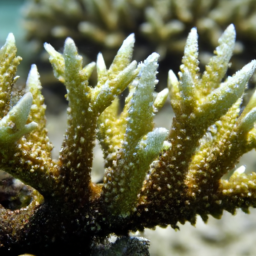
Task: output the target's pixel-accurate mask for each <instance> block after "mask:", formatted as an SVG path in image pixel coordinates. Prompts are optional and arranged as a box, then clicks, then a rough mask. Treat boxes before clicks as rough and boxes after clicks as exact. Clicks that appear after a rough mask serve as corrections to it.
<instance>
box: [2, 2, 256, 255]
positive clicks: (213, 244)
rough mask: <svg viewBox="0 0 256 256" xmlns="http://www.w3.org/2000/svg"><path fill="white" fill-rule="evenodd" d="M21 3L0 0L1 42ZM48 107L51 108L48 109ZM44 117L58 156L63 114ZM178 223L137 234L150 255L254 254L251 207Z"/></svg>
mask: <svg viewBox="0 0 256 256" xmlns="http://www.w3.org/2000/svg"><path fill="white" fill-rule="evenodd" d="M22 2H23V0H0V45H2V44H3V42H4V38H6V36H7V34H8V32H14V34H15V36H16V38H18V39H19V38H21V37H22V35H21V34H22V31H21V29H20V27H19V24H18V23H19V16H18V15H19V11H18V9H19V5H20V4H21V3H22ZM8 12H9V14H8ZM20 54H21V53H20ZM25 79H26V78H25ZM52 101H55V99H54V98H52V99H48V102H52ZM58 107H60V106H58ZM50 108H51V107H50ZM48 110H51V109H49V108H48ZM168 116H169V117H168ZM171 116H172V112H171V109H170V108H169V107H164V109H163V111H161V112H160V113H159V114H158V115H157V117H156V123H157V126H165V127H170V122H171ZM47 119H48V120H47V127H48V130H49V136H50V139H51V141H52V142H53V144H54V145H55V148H54V151H53V156H54V157H57V154H58V150H59V148H60V145H61V141H62V138H63V134H64V132H65V127H66V125H65V123H66V114H65V112H63V111H60V112H59V114H58V115H54V114H51V111H48V115H47ZM166 120H168V121H167V122H166ZM99 159H102V153H101V151H100V149H99V147H98V146H96V147H95V157H94V172H93V179H94V180H95V181H97V180H99V179H100V178H101V177H102V171H103V161H99ZM255 159H256V154H255V152H252V153H250V154H247V155H246V156H245V157H243V160H242V163H243V164H246V165H247V166H249V165H250V166H252V167H253V169H255V165H256V160H255ZM242 163H241V164H242ZM170 218H171V216H170ZM179 226H180V231H175V230H173V229H171V228H170V227H168V228H166V229H162V228H158V227H157V228H156V229H155V230H145V232H144V233H140V234H136V235H142V236H144V237H146V238H148V239H150V241H151V246H150V253H151V256H183V255H184V256H194V255H196V256H201V255H202V256H203V255H208V256H219V255H227V256H231V255H232V256H251V255H256V243H255V238H256V209H251V214H249V215H248V214H245V213H243V212H242V211H240V210H238V211H237V214H236V215H235V216H232V215H231V214H229V213H227V212H225V213H224V214H223V217H222V219H221V220H216V219H214V218H212V217H210V218H209V221H208V223H207V224H205V223H203V221H202V220H201V218H198V220H197V224H196V226H195V227H193V226H191V225H190V224H189V223H186V224H185V225H179Z"/></svg>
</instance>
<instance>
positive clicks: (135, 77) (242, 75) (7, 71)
mask: <svg viewBox="0 0 256 256" xmlns="http://www.w3.org/2000/svg"><path fill="white" fill-rule="evenodd" d="M134 43H135V38H134V35H133V34H131V35H130V36H128V37H127V38H126V39H125V40H124V42H123V44H122V46H121V48H120V49H119V51H118V52H117V54H116V56H115V58H114V60H113V62H112V64H111V66H110V67H109V68H107V67H106V64H105V61H104V58H103V55H102V54H101V53H99V54H98V57H97V61H96V63H94V62H93V63H90V64H88V65H86V66H85V67H83V65H82V62H83V60H82V57H81V56H80V55H79V54H78V52H77V48H76V45H75V43H74V41H73V40H72V39H71V38H67V39H66V41H65V45H64V50H63V54H62V53H59V52H57V51H56V50H55V49H54V48H53V47H52V46H51V45H50V44H48V43H45V45H44V46H45V49H46V51H47V52H48V53H49V59H50V62H51V64H52V67H53V71H54V75H55V77H56V78H57V79H58V80H59V81H60V82H61V83H63V84H64V85H65V87H66V89H67V94H66V98H67V100H68V102H69V106H68V109H67V113H68V120H67V121H68V127H67V130H66V133H65V135H64V139H63V143H62V147H61V150H60V152H59V158H58V159H57V160H55V159H52V158H51V150H52V148H53V146H52V144H51V142H50V141H49V139H48V137H47V130H46V128H45V124H46V120H45V109H46V106H45V105H44V103H43V102H44V98H43V96H42V94H41V84H40V79H39V73H38V71H37V68H36V66H35V65H33V66H32V68H31V71H30V73H29V76H28V79H27V84H26V89H25V90H26V92H25V94H24V95H23V96H22V97H20V99H19V100H18V102H17V103H16V104H15V103H13V99H14V98H15V96H16V92H15V90H14V89H13V85H14V83H15V81H16V80H17V77H16V76H15V73H16V69H17V66H18V64H19V62H20V60H21V58H20V57H16V46H15V40H14V36H13V35H12V34H10V35H9V36H8V38H7V40H6V44H5V45H4V46H3V47H2V48H1V50H0V118H1V120H0V145H1V147H0V168H1V169H2V170H4V171H5V172H7V173H9V174H11V175H12V176H14V177H15V178H18V179H20V180H21V181H22V182H24V184H26V185H28V186H30V187H31V190H32V192H31V197H32V199H31V202H30V203H29V204H27V205H26V206H23V207H22V208H20V209H16V210H10V209H6V208H4V206H1V205H0V248H1V249H0V251H1V250H5V249H10V250H11V251H14V250H16V249H17V250H22V248H26V249H28V248H30V250H32V251H33V250H36V249H38V248H40V250H42V248H45V247H49V246H52V245H54V244H61V246H62V248H66V247H67V246H72V248H74V247H79V248H80V249H81V248H83V249H84V250H87V249H88V247H86V246H85V241H87V243H88V244H89V245H90V243H91V241H92V240H93V239H96V238H97V239H98V238H104V237H107V236H108V235H109V234H112V233H115V234H117V235H128V232H129V231H136V230H143V229H144V228H153V227H155V226H156V225H160V226H164V227H165V226H167V225H171V226H172V227H173V228H175V229H176V228H178V223H181V224H183V223H184V222H185V221H189V222H191V223H192V224H195V222H196V216H197V215H200V216H201V217H202V219H203V220H204V221H207V218H208V215H212V216H214V217H216V218H220V217H221V215H222V212H223V210H227V211H229V212H231V213H234V212H235V209H236V208H241V209H242V210H243V211H245V212H248V208H249V207H250V206H252V207H256V200H255V198H256V174H255V173H250V174H245V173H244V168H239V169H237V170H235V171H234V169H235V166H236V163H237V162H238V159H239V157H240V156H241V155H243V154H244V153H246V152H248V151H250V150H252V149H254V148H255V147H256V128H255V126H254V123H255V121H256V94H254V95H253V96H252V98H251V100H250V101H249V103H248V104H247V106H246V107H245V108H244V110H243V111H242V112H241V109H240V105H241V102H242V97H243V93H244V90H245V88H246V86H247V83H248V81H249V79H250V78H251V76H252V75H253V73H254V71H255V68H256V61H252V62H250V63H249V64H247V65H246V66H244V67H243V68H242V69H241V70H240V71H238V72H237V73H236V74H234V75H233V76H232V77H227V78H226V77H225V76H226V72H227V69H228V67H229V66H230V63H229V61H230V58H231V56H232V51H233V48H234V45H235V28H234V26H233V25H230V26H229V27H228V28H227V29H226V30H225V32H224V33H223V35H222V36H221V37H220V39H219V46H218V47H217V48H216V51H215V55H214V56H213V57H212V58H211V59H210V61H209V63H208V65H207V66H206V68H205V71H204V72H203V73H202V74H201V73H200V70H199V66H198V65H199V61H198V36H197V31H196V28H193V29H192V30H191V32H190V33H189V36H188V39H187V42H186V46H185V50H184V57H183V59H182V65H181V67H180V70H181V71H180V73H179V78H178V77H177V76H176V75H175V74H174V72H173V71H171V70H170V71H169V76H168V88H167V89H164V90H163V91H161V92H160V93H158V94H157V96H155V94H154V87H155V85H156V83H157V82H158V81H157V79H156V74H157V68H158V62H157V61H158V58H159V55H158V54H157V53H152V54H151V55H150V56H149V57H148V58H147V59H146V60H145V61H144V62H142V63H139V64H137V62H136V61H132V53H133V47H134ZM95 67H96V70H97V77H98V82H97V84H96V85H95V86H91V85H89V82H88V80H89V78H90V76H91V74H92V72H93V70H94V68H95ZM126 88H128V89H129V94H128V96H127V97H126V100H125V106H124V108H123V111H122V112H121V113H119V105H120V103H119V98H118V95H120V94H121V93H122V92H123V91H124V90H125V89H126ZM168 96H169V98H170V103H171V106H172V108H173V111H174V113H175V117H174V119H173V123H172V127H171V129H170V131H168V130H166V129H165V128H155V127H154V122H153V117H154V115H155V113H156V112H157V111H158V110H160V108H161V107H162V106H163V105H164V104H165V101H166V100H167V98H168ZM96 138H97V139H98V140H99V141H100V144H101V146H102V150H103V154H104V159H105V174H104V179H103V183H98V184H96V183H93V182H92V181H91V170H92V160H93V147H94V142H95V139H96ZM227 173H228V174H230V178H229V179H228V180H226V179H223V178H222V177H223V175H225V174H227ZM88 241H89V242H88ZM28 250H29V249H28ZM88 250H89V249H88Z"/></svg>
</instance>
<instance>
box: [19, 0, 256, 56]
mask: <svg viewBox="0 0 256 256" xmlns="http://www.w3.org/2000/svg"><path fill="white" fill-rule="evenodd" d="M255 6H256V5H255V2H254V1H253V0H246V2H241V1H239V0H232V1H230V0H224V1H212V0H211V1H200V0H193V1H184V0H160V1H159V0H140V1H136V0H128V1H123V0H108V1H104V2H102V1H98V0H78V1H74V0H72V1H67V0H59V1H54V2H53V1H50V0H40V1H38V0H28V1H27V3H26V4H25V6H24V8H23V13H24V16H25V21H24V26H25V28H26V30H27V36H28V38H29V39H36V40H39V41H42V40H51V41H52V42H54V39H55V40H56V39H58V38H65V37H67V36H71V37H73V38H74V39H76V41H77V42H78V44H79V45H80V42H82V41H83V40H84V38H86V39H87V40H88V43H89V42H93V44H94V47H95V45H98V46H99V47H100V49H101V51H103V50H105V49H108V51H110V50H111V49H116V48H117V47H118V46H119V45H120V44H121V42H122V41H123V40H124V38H125V37H126V36H127V35H128V34H129V33H131V32H136V35H138V37H139V40H138V41H139V42H140V43H141V44H142V45H143V48H144V50H145V48H149V49H148V50H149V51H151V50H152V49H153V47H154V49H156V51H157V52H159V53H160V55H161V58H164V57H165V55H167V56H168V53H174V52H175V53H176V52H177V51H178V52H180V53H181V52H182V51H183V48H184V45H185V41H186V34H187V32H188V31H189V30H190V28H191V27H193V26H196V27H198V30H199V31H200V33H201V35H202V36H203V38H204V41H205V43H206V44H209V43H211V44H212V45H214V46H216V44H217V41H218V38H219V36H220V35H221V33H222V30H223V29H224V28H225V27H226V26H227V25H228V24H230V23H231V22H232V23H234V24H235V25H236V27H237V33H238V36H239V39H240V40H241V39H242V37H247V38H249V41H252V42H254V41H255V36H254V35H255V33H254V32H255V26H254V23H255V22H254V20H255ZM145 40H146V41H147V44H145ZM55 43H56V41H55ZM149 45H151V47H149ZM56 46H57V47H59V45H58V44H56ZM81 47H82V44H81ZM138 47H139V46H138ZM85 53H86V52H85ZM87 54H89V53H87ZM112 54H114V52H113V51H112Z"/></svg>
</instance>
